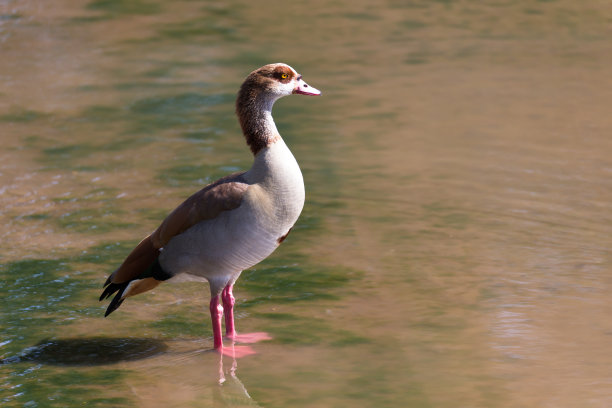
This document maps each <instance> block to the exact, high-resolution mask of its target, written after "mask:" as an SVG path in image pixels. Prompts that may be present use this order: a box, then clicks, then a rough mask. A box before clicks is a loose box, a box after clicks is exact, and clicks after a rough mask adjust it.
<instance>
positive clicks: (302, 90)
mask: <svg viewBox="0 0 612 408" xmlns="http://www.w3.org/2000/svg"><path fill="white" fill-rule="evenodd" d="M293 93H294V94H300V95H313V96H316V95H321V91H319V90H318V89H317V88H313V87H312V86H310V85H308V84H307V83H306V82H304V80H303V79H302V76H301V75H300V77H299V78H298V85H297V86H296V87H295V89H294V90H293Z"/></svg>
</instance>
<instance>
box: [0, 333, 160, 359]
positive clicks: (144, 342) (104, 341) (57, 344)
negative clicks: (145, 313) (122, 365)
mask: <svg viewBox="0 0 612 408" xmlns="http://www.w3.org/2000/svg"><path fill="white" fill-rule="evenodd" d="M167 350H168V345H167V344H166V343H165V342H163V341H161V340H155V339H144V338H105V337H90V338H78V339H57V340H42V341H41V342H40V343H38V344H37V345H35V346H33V347H29V348H27V349H26V350H24V352H23V353H22V354H20V355H18V356H14V357H9V358H7V359H4V360H0V363H1V364H8V363H19V362H24V361H32V362H36V363H41V364H49V365H57V366H98V365H108V364H115V363H119V362H124V361H135V360H143V359H146V358H150V357H154V356H157V355H160V354H162V353H164V352H165V351H167Z"/></svg>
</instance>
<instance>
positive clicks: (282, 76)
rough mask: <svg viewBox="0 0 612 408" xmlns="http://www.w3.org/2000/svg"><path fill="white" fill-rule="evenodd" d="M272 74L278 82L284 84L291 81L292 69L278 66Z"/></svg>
mask: <svg viewBox="0 0 612 408" xmlns="http://www.w3.org/2000/svg"><path fill="white" fill-rule="evenodd" d="M272 76H273V77H274V79H276V80H278V81H279V82H280V83H283V84H286V83H289V82H291V80H292V79H293V71H291V70H290V69H289V68H287V67H278V68H276V69H275V70H274V73H273V74H272Z"/></svg>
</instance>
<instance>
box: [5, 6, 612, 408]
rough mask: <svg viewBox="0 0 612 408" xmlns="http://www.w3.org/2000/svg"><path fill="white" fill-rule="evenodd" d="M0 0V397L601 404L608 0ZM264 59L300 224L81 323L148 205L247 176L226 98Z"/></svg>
mask: <svg viewBox="0 0 612 408" xmlns="http://www.w3.org/2000/svg"><path fill="white" fill-rule="evenodd" d="M52 3H53V4H51V3H50V2H45V1H6V0H5V1H1V2H0V81H1V84H2V87H1V89H0V135H1V138H2V144H1V146H0V192H1V194H0V208H1V210H0V220H1V221H2V223H3V224H4V226H5V227H4V228H3V229H2V231H0V241H1V242H2V250H1V252H0V263H1V266H0V275H1V276H2V279H1V280H0V299H1V300H0V305H1V308H0V317H1V319H0V357H1V358H2V359H3V360H2V362H3V364H1V365H0V383H1V384H2V385H1V388H0V401H2V406H3V407H4V406H6V407H22V406H26V407H56V406H57V407H71V406H82V405H85V404H86V405H87V406H105V407H106V406H114V407H190V406H193V407H243V406H245V407H251V406H261V407H346V406H363V407H371V406H377V407H386V406H393V407H396V406H402V407H404V406H405V407H430V406H431V407H517V406H520V407H608V406H611V405H612V372H611V371H610V365H611V364H612V357H611V356H612V346H611V343H612V337H611V335H612V323H611V321H610V318H609V316H610V314H611V313H612V302H611V301H610V295H609V294H610V291H611V289H612V275H611V274H610V269H611V267H612V256H611V252H610V247H611V244H612V234H611V232H612V204H611V202H612V181H611V180H612V177H611V176H612V162H611V160H610V153H612V139H610V137H609V133H610V129H611V128H612V119H611V117H610V115H609V112H608V111H609V106H611V105H612V94H611V93H610V92H609V89H610V86H611V85H612V77H611V76H610V75H609V67H610V66H611V64H612V54H611V53H610V52H609V50H610V47H611V45H612V40H611V38H612V37H611V36H610V34H611V33H610V22H611V21H612V6H610V5H609V4H608V3H607V2H586V3H585V2H573V1H569V0H557V1H538V2H527V1H487V2H458V1H457V2H456V1H394V0H389V1H386V2H359V1H357V2H356V1H350V2H349V1H345V0H339V1H335V2H331V3H329V2H323V1H318V0H316V1H314V2H309V3H308V4H304V5H300V4H295V3H292V2H290V3H274V2H265V1H264V2H263V3H262V2H246V1H231V2H224V3H209V2H196V1H186V0H185V1H177V2H172V4H170V3H169V2H160V1H155V0H150V1H148V0H142V1H122V0H117V1H105V0H93V1H81V2H79V1H76V2H75V1H70V2H69V1H65V0H64V1H60V0H58V1H55V2H52ZM276 61H284V62H287V63H289V64H291V65H292V66H294V67H295V68H296V69H297V70H298V71H299V72H300V73H302V74H303V75H304V78H305V79H306V81H308V82H309V83H310V84H311V85H313V86H315V87H317V88H319V89H321V90H322V91H323V96H322V97H320V98H302V97H299V98H298V97H290V98H286V99H283V100H282V101H279V102H278V103H277V105H276V106H275V111H274V114H275V118H276V122H277V125H278V127H279V129H280V131H281V134H282V135H283V136H284V138H285V139H286V141H287V143H288V145H289V146H290V147H291V149H292V151H293V152H294V154H295V156H296V158H297V159H298V161H299V162H300V165H301V167H302V170H303V173H304V177H305V182H306V188H307V202H306V207H305V209H304V213H303V214H302V216H301V218H300V220H299V222H298V224H297V226H296V228H295V229H294V231H293V232H292V234H291V235H290V237H289V238H288V239H287V240H286V241H285V243H283V245H282V246H281V248H280V249H279V250H278V251H277V252H276V253H275V254H274V255H273V256H272V257H271V258H269V259H268V260H266V261H264V262H263V263H261V264H260V265H258V266H256V267H255V268H253V269H252V270H250V271H246V272H245V273H243V276H242V277H241V279H240V280H239V282H238V284H237V288H236V296H237V326H238V330H239V331H244V332H248V331H266V332H268V333H270V334H271V336H272V337H273V340H271V341H267V342H263V343H259V344H256V345H254V346H253V348H254V349H255V351H256V352H257V354H255V355H253V356H247V357H245V358H241V359H238V360H236V361H234V360H233V359H232V358H230V357H224V358H223V359H220V358H219V356H218V355H217V354H215V353H214V352H210V348H211V346H212V339H211V337H210V336H211V330H210V320H209V317H208V312H207V303H208V289H207V287H206V286H205V285H203V284H193V283H191V284H190V283H182V284H176V285H162V286H161V287H159V288H158V289H156V290H155V291H153V292H150V293H147V294H145V295H141V296H139V297H136V298H131V299H129V301H127V302H126V303H125V304H124V305H123V306H122V307H121V309H120V310H119V311H117V312H116V313H114V314H113V315H112V316H111V317H109V318H107V319H104V318H103V314H104V309H105V307H106V305H105V304H101V303H98V301H97V297H98V295H99V293H100V289H101V285H102V283H103V281H104V279H105V277H106V276H107V275H108V273H110V272H111V271H112V270H113V269H114V268H115V267H116V266H117V264H118V263H120V262H121V261H122V259H123V258H124V257H125V255H126V254H127V253H128V252H129V251H130V249H131V248H132V247H133V245H135V244H136V243H137V242H138V240H139V239H140V238H142V237H143V236H144V235H146V234H148V233H149V232H151V230H153V229H154V228H155V227H156V226H157V225H158V223H159V222H160V221H161V219H163V217H164V216H165V215H166V214H167V212H168V210H170V209H171V208H173V206H175V205H177V204H178V203H180V201H181V200H182V199H184V198H185V197H186V196H188V195H189V194H190V193H191V192H193V191H195V190H196V189H197V188H199V187H200V186H202V185H205V184H206V183H207V182H209V181H212V180H214V179H215V178H217V177H219V176H221V175H224V174H227V173H229V172H232V171H235V170H238V169H245V168H248V166H249V165H250V161H251V156H250V153H249V151H248V149H247V148H246V146H245V144H244V142H243V140H242V139H241V137H240V131H239V127H238V125H237V122H236V120H235V117H234V114H233V100H234V95H235V92H236V91H237V89H238V87H239V85H240V83H241V81H242V79H243V78H244V76H246V75H247V74H248V73H249V72H250V71H251V70H252V69H254V68H256V67H258V66H260V65H263V64H265V63H268V62H276Z"/></svg>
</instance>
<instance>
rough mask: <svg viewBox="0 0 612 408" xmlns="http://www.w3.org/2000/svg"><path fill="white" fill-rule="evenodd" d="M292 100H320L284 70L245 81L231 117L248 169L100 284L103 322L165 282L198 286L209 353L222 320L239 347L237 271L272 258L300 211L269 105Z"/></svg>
mask: <svg viewBox="0 0 612 408" xmlns="http://www.w3.org/2000/svg"><path fill="white" fill-rule="evenodd" d="M290 94H301V95H320V94H321V92H320V91H319V90H317V89H315V88H313V87H311V86H309V85H308V84H306V82H304V80H303V79H302V76H301V75H300V74H298V73H297V72H296V71H295V70H294V69H293V68H291V67H290V66H289V65H286V64H282V63H278V64H269V65H265V66H263V67H261V68H259V69H257V70H255V71H253V72H251V73H250V74H249V75H248V76H247V78H246V79H245V81H244V83H243V84H242V86H241V87H240V91H239V92H238V97H237V100H236V114H237V115H238V119H239V121H240V125H241V127H242V132H243V133H244V136H245V138H246V142H247V144H248V145H249V147H250V148H251V151H252V152H253V155H254V162H253V165H252V167H251V168H250V169H249V170H248V171H245V172H241V173H235V174H231V175H229V176H226V177H223V178H221V179H219V180H217V181H215V182H214V183H212V184H209V185H207V186H206V187H204V188H203V189H201V190H200V191H198V192H197V193H195V194H194V195H192V196H191V197H189V198H188V199H187V200H186V201H185V202H183V203H182V204H181V205H179V206H178V207H177V208H176V209H175V210H174V211H172V212H171V213H170V215H168V217H167V218H166V219H165V220H164V221H163V222H162V223H161V225H160V226H159V227H158V228H157V229H156V230H155V231H154V232H153V233H152V234H151V235H149V236H148V237H146V238H145V239H143V240H142V241H141V242H140V244H138V246H136V248H134V250H132V252H131V253H130V254H129V255H128V257H127V258H126V259H125V260H124V261H123V263H122V264H121V265H120V266H119V268H118V269H117V270H116V271H115V272H113V274H112V275H110V276H109V277H108V279H107V280H106V283H105V284H104V287H105V289H104V292H103V293H102V295H101V296H100V300H103V299H106V298H109V297H110V296H112V295H113V294H114V293H115V292H116V295H115V297H114V298H113V299H112V301H111V303H110V305H109V306H108V309H107V310H106V314H105V316H108V315H109V314H110V313H112V312H113V311H115V310H116V309H117V308H118V307H119V306H120V305H121V303H122V302H123V301H124V300H125V299H126V298H128V297H130V296H134V295H137V294H139V293H142V292H146V291H148V290H150V289H153V288H154V287H156V286H157V285H159V284H160V282H163V281H166V280H168V279H170V278H175V277H177V278H178V277H179V275H182V276H191V277H196V278H199V279H202V278H204V279H206V280H208V282H209V284H210V294H211V300H210V315H211V319H212V328H213V340H214V348H215V349H217V350H220V351H223V341H222V336H221V319H222V317H223V314H224V312H225V330H226V331H225V333H226V337H228V338H230V339H239V337H238V335H237V334H236V330H235V326H234V314H233V307H234V302H235V301H234V296H233V294H232V288H233V285H234V282H235V281H236V279H238V277H239V276H240V273H241V272H242V271H243V270H245V269H247V268H250V267H252V266H253V265H255V264H257V263H259V262H261V261H262V260H263V259H265V258H266V257H268V256H269V255H270V254H271V253H272V252H274V250H275V249H276V248H277V247H278V246H279V245H280V243H281V242H283V240H284V239H285V237H286V236H287V234H289V231H290V230H291V228H292V227H293V225H294V224H295V222H296V221H297V219H298V217H299V215H300V213H301V211H302V208H303V206H304V180H303V178H302V173H301V172H300V168H299V166H298V163H297V162H296V160H295V158H294V157H293V155H292V154H291V151H290V150H289V148H288V147H287V145H286V144H285V142H284V141H283V139H282V138H281V136H280V134H279V133H278V130H277V129H276V125H275V124H274V120H273V119H272V106H273V105H274V102H276V100H277V99H279V98H281V97H283V96H287V95H290ZM220 302H221V303H222V305H221V303H220ZM262 338H265V337H262ZM260 339H261V338H260ZM251 340H253V341H256V340H257V338H256V337H255V338H254V339H251ZM245 341H248V340H247V339H245Z"/></svg>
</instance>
